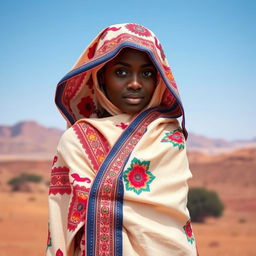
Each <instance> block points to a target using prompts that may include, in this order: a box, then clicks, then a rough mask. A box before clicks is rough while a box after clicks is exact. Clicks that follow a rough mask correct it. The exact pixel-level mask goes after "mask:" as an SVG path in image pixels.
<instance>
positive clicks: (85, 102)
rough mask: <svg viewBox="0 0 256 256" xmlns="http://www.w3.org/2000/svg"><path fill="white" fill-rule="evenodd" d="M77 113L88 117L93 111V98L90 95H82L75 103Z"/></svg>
mask: <svg viewBox="0 0 256 256" xmlns="http://www.w3.org/2000/svg"><path fill="white" fill-rule="evenodd" d="M77 107H78V109H79V113H80V114H81V115H83V116H84V117H90V116H91V114H92V113H93V112H94V111H95V105H94V103H93V99H92V98H91V97H90V96H87V97H84V98H82V99H81V101H80V102H79V103H78V105H77Z"/></svg>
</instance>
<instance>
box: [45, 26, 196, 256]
mask: <svg viewBox="0 0 256 256" xmlns="http://www.w3.org/2000/svg"><path fill="white" fill-rule="evenodd" d="M125 47H131V48H135V49H137V50H140V51H144V52H147V54H148V55H149V56H150V58H151V60H152V62H153V63H154V65H155V66H156V68H157V70H158V74H159V78H158V82H157V87H156V89H155V92H154V95H153V97H152V99H151V101H150V102H149V104H148V105H147V106H146V107H145V109H143V110H142V111H141V112H140V113H138V114H136V115H130V114H126V113H122V112H121V111H120V110H119V109H118V108H117V107H116V106H114V105H113V104H112V103H111V102H110V101H109V100H108V98H107V97H106V96H105V95H104V92H103V91H102V90H101V88H100V86H99V82H98V76H97V72H98V71H99V70H100V69H101V68H102V67H103V66H104V64H105V63H107V62H108V61H109V60H110V59H111V58H113V57H114V56H116V55H117V54H118V52H120V49H122V48H125ZM56 104H57V106H58V108H59V110H60V112H61V114H62V115H63V116H64V117H65V119H66V120H67V122H68V126H69V127H70V128H68V129H67V130H66V131H65V132H64V134H63V136H62V137H61V139H60V141H59V144H58V147H57V153H56V155H55V156H54V159H53V166H52V172H51V181H50V189H49V234H48V245H47V251H46V254H47V255H48V256H60V255H67V256H73V255H77V256H78V255H79V256H80V255H87V256H121V255H126V256H131V255H134V256H136V255H138V256H151V255H152V256H153V255H156V254H158V255H161V256H170V255H174V256H175V255H177V256H178V255H187V256H193V255H197V251H196V245H195V238H194V235H193V231H192V227H191V222H190V217H189V212H188V210H187V207H186V204H187V192H188V186H187V180H188V179H189V178H191V176H192V175H191V172H190V170H189V164H188V161H187V154H186V144H185V139H186V136H187V134H186V130H185V126H184V122H183V125H181V126H180V124H179V121H178V120H177V118H178V117H180V116H181V115H183V118H184V111H183V107H182V104H181V100H180V97H179V94H178V89H177V86H176V83H175V81H174V78H173V76H172V73H171V71H170V68H169V65H168V63H167V60H166V57H165V55H164V52H163V50H162V47H161V44H160V42H159V41H158V39H157V38H156V36H155V35H154V34H153V32H152V31H150V30H149V29H147V28H145V27H143V26H141V25H137V24H117V25H113V26H110V27H108V28H106V29H105V30H103V31H102V32H101V33H100V34H99V35H98V36H97V37H96V38H95V39H94V40H93V41H92V43H91V44H90V45H89V47H87V48H86V50H85V51H84V53H83V54H82V55H81V56H80V58H79V59H78V61H77V63H76V64H75V65H74V67H73V69H72V70H71V71H70V72H69V73H68V74H67V75H66V76H65V77H64V78H63V79H62V80H61V81H60V83H59V84H58V86H57V91H56ZM102 109H104V110H106V111H107V112H108V113H109V114H110V116H107V117H102V116H100V113H101V111H102Z"/></svg>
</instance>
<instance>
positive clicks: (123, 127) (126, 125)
mask: <svg viewBox="0 0 256 256" xmlns="http://www.w3.org/2000/svg"><path fill="white" fill-rule="evenodd" d="M116 127H120V128H122V129H123V130H125V129H126V128H127V127H128V124H125V123H123V122H121V123H120V124H116Z"/></svg>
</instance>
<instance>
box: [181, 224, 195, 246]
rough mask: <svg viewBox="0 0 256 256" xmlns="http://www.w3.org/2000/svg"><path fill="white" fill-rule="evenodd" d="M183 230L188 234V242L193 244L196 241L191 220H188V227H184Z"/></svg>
mask: <svg viewBox="0 0 256 256" xmlns="http://www.w3.org/2000/svg"><path fill="white" fill-rule="evenodd" d="M183 229H184V231H185V233H186V236H187V239H188V242H190V243H191V244H193V242H194V241H195V237H194V234H193V231H192V227H191V221H190V220H188V221H187V223H186V225H185V226H183Z"/></svg>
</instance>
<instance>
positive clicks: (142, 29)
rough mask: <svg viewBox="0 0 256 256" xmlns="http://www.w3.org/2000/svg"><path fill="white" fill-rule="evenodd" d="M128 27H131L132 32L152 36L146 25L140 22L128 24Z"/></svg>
mask: <svg viewBox="0 0 256 256" xmlns="http://www.w3.org/2000/svg"><path fill="white" fill-rule="evenodd" d="M126 28H127V29H129V30H130V31H131V32H133V33H135V34H137V35H140V36H145V37H149V36H151V33H150V32H149V31H148V30H147V29H146V28H145V27H143V26H141V25H138V24H127V25H126Z"/></svg>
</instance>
